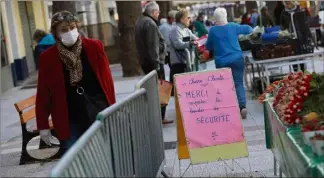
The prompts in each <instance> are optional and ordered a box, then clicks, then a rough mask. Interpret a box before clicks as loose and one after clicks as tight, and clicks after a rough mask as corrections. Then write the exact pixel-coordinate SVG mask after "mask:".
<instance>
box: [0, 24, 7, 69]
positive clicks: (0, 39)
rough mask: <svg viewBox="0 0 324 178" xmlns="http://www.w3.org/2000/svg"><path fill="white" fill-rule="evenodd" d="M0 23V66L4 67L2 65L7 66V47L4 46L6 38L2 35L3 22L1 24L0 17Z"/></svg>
mask: <svg viewBox="0 0 324 178" xmlns="http://www.w3.org/2000/svg"><path fill="white" fill-rule="evenodd" d="M0 23H1V24H0V25H1V28H0V30H1V31H0V43H1V45H0V46H1V49H0V50H1V54H0V56H1V67H4V66H7V65H8V64H9V63H8V56H7V48H6V39H5V37H4V34H3V24H2V20H1V19H0Z"/></svg>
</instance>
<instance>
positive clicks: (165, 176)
mask: <svg viewBox="0 0 324 178" xmlns="http://www.w3.org/2000/svg"><path fill="white" fill-rule="evenodd" d="M161 174H162V176H163V177H164V178H169V176H168V175H167V174H166V173H165V172H164V171H162V172H161Z"/></svg>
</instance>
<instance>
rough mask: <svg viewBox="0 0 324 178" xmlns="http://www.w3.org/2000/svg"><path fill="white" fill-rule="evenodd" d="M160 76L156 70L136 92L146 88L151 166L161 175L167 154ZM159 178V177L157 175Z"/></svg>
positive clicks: (143, 79)
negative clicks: (165, 151)
mask: <svg viewBox="0 0 324 178" xmlns="http://www.w3.org/2000/svg"><path fill="white" fill-rule="evenodd" d="M158 81H159V80H158V75H157V72H156V71H155V70H154V71H152V72H150V73H149V74H147V75H146V76H145V77H143V78H142V79H141V80H140V81H139V82H137V84H136V85H135V90H140V89H141V88H145V90H146V95H147V103H148V114H149V120H148V122H147V123H148V127H149V135H150V142H151V143H150V145H151V148H152V149H151V150H150V152H151V155H152V160H151V164H152V166H153V170H154V172H155V173H156V174H160V173H161V172H162V170H163V167H164V165H165V153H164V140H163V130H162V129H163V127H162V122H161V118H162V116H161V108H160V107H157V106H160V96H159V92H158V91H159V88H158ZM155 176H158V175H155Z"/></svg>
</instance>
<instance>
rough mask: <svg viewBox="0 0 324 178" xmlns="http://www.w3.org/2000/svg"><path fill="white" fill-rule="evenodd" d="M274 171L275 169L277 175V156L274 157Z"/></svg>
mask: <svg viewBox="0 0 324 178" xmlns="http://www.w3.org/2000/svg"><path fill="white" fill-rule="evenodd" d="M273 171H274V175H275V176H276V175H277V160H276V158H275V157H273Z"/></svg>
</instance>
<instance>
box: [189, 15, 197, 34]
mask: <svg viewBox="0 0 324 178" xmlns="http://www.w3.org/2000/svg"><path fill="white" fill-rule="evenodd" d="M189 23H190V25H189V27H188V28H189V30H190V31H191V32H192V33H196V31H195V25H194V23H193V21H192V19H191V18H190V22H189Z"/></svg>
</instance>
